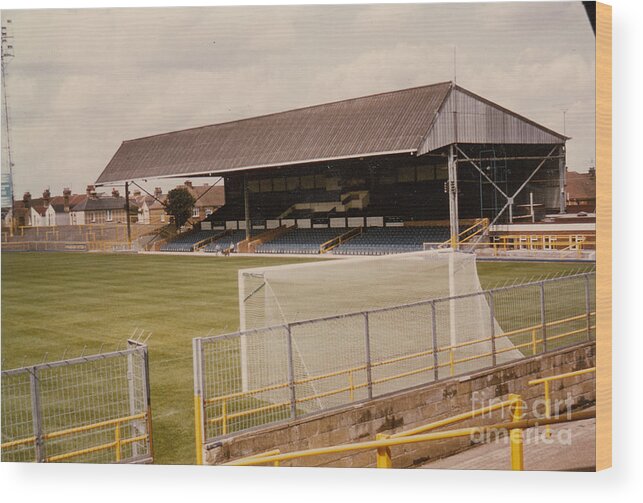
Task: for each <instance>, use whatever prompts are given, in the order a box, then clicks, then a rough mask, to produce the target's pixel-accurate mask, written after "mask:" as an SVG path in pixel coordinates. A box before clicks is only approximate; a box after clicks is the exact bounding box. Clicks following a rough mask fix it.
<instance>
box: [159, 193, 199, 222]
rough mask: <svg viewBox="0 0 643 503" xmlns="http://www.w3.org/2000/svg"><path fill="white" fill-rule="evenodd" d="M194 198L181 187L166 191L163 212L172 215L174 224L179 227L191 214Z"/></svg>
mask: <svg viewBox="0 0 643 503" xmlns="http://www.w3.org/2000/svg"><path fill="white" fill-rule="evenodd" d="M195 203H196V199H194V196H193V195H192V194H190V193H189V192H188V190H187V189H184V188H182V187H179V188H176V189H172V190H171V191H169V192H168V193H167V201H166V202H165V212H166V213H167V214H169V215H172V216H173V217H174V224H175V225H176V228H177V229H180V228H181V227H183V225H185V223H186V222H187V221H188V220H189V218H190V217H191V216H192V209H193V208H194V204H195Z"/></svg>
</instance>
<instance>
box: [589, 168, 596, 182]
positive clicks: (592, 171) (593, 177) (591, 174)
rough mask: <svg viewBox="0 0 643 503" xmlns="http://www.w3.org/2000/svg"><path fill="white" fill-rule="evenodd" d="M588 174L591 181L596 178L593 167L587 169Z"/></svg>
mask: <svg viewBox="0 0 643 503" xmlns="http://www.w3.org/2000/svg"><path fill="white" fill-rule="evenodd" d="M588 173H589V177H590V178H591V179H592V180H594V179H595V178H596V168H595V167H594V166H592V167H591V168H589V171H588Z"/></svg>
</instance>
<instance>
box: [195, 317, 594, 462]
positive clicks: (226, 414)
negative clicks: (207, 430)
mask: <svg viewBox="0 0 643 503" xmlns="http://www.w3.org/2000/svg"><path fill="white" fill-rule="evenodd" d="M594 314H595V313H594V312H590V316H593V315H594ZM587 317H588V315H587V314H581V315H577V316H572V317H568V318H564V319H560V320H555V321H550V322H547V323H545V325H544V327H545V329H550V328H553V327H558V326H561V325H564V324H566V323H571V322H574V321H579V320H586V319H587ZM593 328H595V326H594V325H588V326H584V327H583V328H580V329H574V330H569V331H566V332H564V333H562V334H557V335H548V336H547V338H546V340H547V342H551V341H555V340H560V339H563V338H565V337H571V336H574V335H578V334H580V333H587V332H588V330H591V329H593ZM542 329H543V324H538V325H532V326H528V327H524V328H520V329H516V330H512V331H508V332H504V333H503V334H499V335H497V336H494V337H484V338H480V339H475V340H472V341H467V342H463V343H459V344H454V345H450V346H444V347H438V348H437V349H436V350H435V351H434V350H433V349H430V350H426V351H421V352H418V353H413V354H409V355H403V356H397V357H394V358H389V359H386V360H380V361H374V362H372V363H371V365H370V366H371V368H377V367H382V366H386V365H392V364H394V363H399V362H402V361H408V360H412V359H417V358H422V357H427V356H432V355H433V354H434V353H438V354H439V353H448V362H445V363H438V364H437V366H436V365H429V366H426V367H422V368H419V369H413V370H409V371H405V372H401V373H397V374H394V375H390V376H386V377H382V378H379V379H373V380H372V381H371V382H370V383H368V382H359V383H355V374H356V373H357V372H363V371H366V369H367V365H366V364H363V365H357V366H354V367H350V368H347V369H341V370H337V371H334V372H329V373H326V374H321V375H317V376H311V377H306V378H303V379H296V380H294V381H293V383H292V385H295V386H297V385H301V384H306V383H310V382H315V381H322V380H325V379H329V378H333V377H338V376H342V375H343V376H346V379H347V383H346V386H343V387H340V388H336V389H332V390H329V391H325V392H322V393H316V394H313V395H308V396H304V397H299V398H296V399H295V404H300V403H306V402H309V401H311V400H317V399H320V398H325V397H328V396H333V395H338V394H342V393H348V394H349V397H350V398H351V400H353V399H354V393H355V391H356V390H359V389H363V388H366V387H368V386H369V385H376V384H382V383H385V382H389V381H393V380H396V379H401V378H404V377H408V376H411V375H417V374H421V373H424V372H430V371H433V370H436V369H441V368H445V367H448V368H449V374H450V375H451V376H453V375H455V367H456V365H458V364H461V363H466V362H470V361H474V360H478V359H482V358H489V357H492V356H493V354H494V351H486V352H484V353H480V354H477V355H474V356H468V357H465V358H456V357H455V353H456V351H457V350H458V349H460V348H464V347H467V346H472V345H474V344H480V343H484V342H491V341H492V340H493V339H496V340H497V339H499V338H501V337H506V338H509V337H514V336H517V335H521V334H529V340H528V341H527V342H525V343H520V344H513V345H512V346H511V347H509V348H504V349H497V350H496V351H495V354H496V355H498V354H502V353H505V352H507V351H513V350H515V349H523V348H529V349H530V352H531V353H532V355H535V354H537V352H538V351H537V348H538V345H539V344H543V343H544V342H545V338H544V337H543V336H542ZM539 334H540V335H539ZM290 386H291V383H289V382H282V383H277V384H272V385H270V386H265V387H262V388H256V389H252V390H249V391H239V392H235V393H229V394H226V395H221V396H215V397H210V398H204V399H203V403H201V398H200V397H195V422H196V423H197V424H196V427H197V430H196V435H195V438H196V439H197V456H199V453H200V452H201V444H200V440H199V439H200V438H202V430H201V428H202V425H203V422H204V421H203V419H204V418H202V417H201V411H202V406H204V407H207V406H209V405H216V404H218V405H220V410H221V412H220V414H219V415H218V416H214V417H206V418H205V423H208V424H213V423H220V424H221V432H222V434H223V435H225V434H227V433H229V422H230V421H231V420H233V419H237V418H240V417H246V416H252V415H254V414H259V413H261V412H266V411H269V410H275V409H279V408H285V407H288V406H290V405H291V402H290V401H284V402H278V403H271V404H269V405H262V406H259V407H254V408H251V409H246V410H241V411H237V412H232V413H231V412H230V411H229V403H230V402H231V401H233V400H237V399H242V398H253V396H254V395H257V394H259V393H265V392H268V391H275V390H279V389H287V388H289V387H290ZM199 464H200V463H199Z"/></svg>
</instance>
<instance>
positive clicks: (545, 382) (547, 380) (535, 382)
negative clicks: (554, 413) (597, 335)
mask: <svg viewBox="0 0 643 503" xmlns="http://www.w3.org/2000/svg"><path fill="white" fill-rule="evenodd" d="M592 372H596V367H591V368H586V369H583V370H576V371H574V372H567V373H565V374H558V375H554V376H549V377H541V378H540V379H532V380H531V381H529V382H528V383H527V384H528V385H529V386H535V385H538V384H543V385H544V388H545V417H546V418H547V419H549V418H551V390H550V383H551V382H552V381H557V380H560V379H565V378H567V377H576V376H579V375H583V374H590V373H592ZM546 435H547V438H549V437H551V431H550V428H549V426H547V428H546Z"/></svg>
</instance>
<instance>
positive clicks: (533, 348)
mask: <svg viewBox="0 0 643 503" xmlns="http://www.w3.org/2000/svg"><path fill="white" fill-rule="evenodd" d="M537 341H538V339H537V337H536V329H535V328H534V329H533V330H532V331H531V354H532V355H535V354H536V352H537V350H538V346H537Z"/></svg>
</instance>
